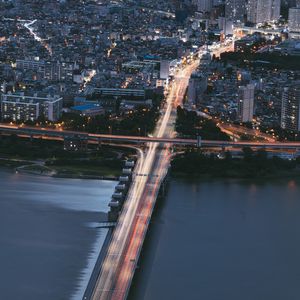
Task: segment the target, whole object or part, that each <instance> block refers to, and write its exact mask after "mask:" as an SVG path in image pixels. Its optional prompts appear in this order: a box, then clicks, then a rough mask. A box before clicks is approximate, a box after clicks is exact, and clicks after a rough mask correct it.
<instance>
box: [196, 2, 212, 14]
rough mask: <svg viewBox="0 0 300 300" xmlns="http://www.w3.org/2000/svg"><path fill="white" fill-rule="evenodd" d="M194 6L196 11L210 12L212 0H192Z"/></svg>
mask: <svg viewBox="0 0 300 300" xmlns="http://www.w3.org/2000/svg"><path fill="white" fill-rule="evenodd" d="M194 4H195V5H196V6H197V10H198V11H202V12H210V11H211V9H212V7H213V1H212V0H194Z"/></svg>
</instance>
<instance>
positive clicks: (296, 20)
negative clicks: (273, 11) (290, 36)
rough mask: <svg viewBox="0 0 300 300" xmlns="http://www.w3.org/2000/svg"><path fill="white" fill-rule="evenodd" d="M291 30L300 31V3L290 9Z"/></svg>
mask: <svg viewBox="0 0 300 300" xmlns="http://www.w3.org/2000/svg"><path fill="white" fill-rule="evenodd" d="M289 31H290V32H298V33H300V4H299V5H297V7H293V8H290V9H289Z"/></svg>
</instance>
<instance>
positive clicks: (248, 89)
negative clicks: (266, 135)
mask: <svg viewBox="0 0 300 300" xmlns="http://www.w3.org/2000/svg"><path fill="white" fill-rule="evenodd" d="M254 90H255V86H254V84H247V85H246V86H240V87H239V90H238V120H239V121H240V122H243V123H246V122H252V120H253V111H254Z"/></svg>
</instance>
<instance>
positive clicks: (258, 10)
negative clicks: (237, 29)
mask: <svg viewBox="0 0 300 300" xmlns="http://www.w3.org/2000/svg"><path fill="white" fill-rule="evenodd" d="M280 4H281V0H249V2H248V7H247V19H248V21H250V22H252V23H255V24H257V23H265V22H270V21H276V20H278V19H279V17H280Z"/></svg>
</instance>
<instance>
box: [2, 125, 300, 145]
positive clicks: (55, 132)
mask: <svg viewBox="0 0 300 300" xmlns="http://www.w3.org/2000/svg"><path fill="white" fill-rule="evenodd" d="M0 132H1V133H2V134H16V135H17V136H20V137H30V138H42V139H47V140H64V139H65V138H72V137H76V138H80V139H83V140H86V141H87V142H88V143H91V144H95V143H101V142H109V143H112V142H121V143H130V144H132V143H136V144H144V143H158V144H160V145H164V144H170V145H182V146H198V147H204V148H209V147H220V148H231V147H232V148H243V147H251V148H263V149H266V150H267V149H294V150H295V149H298V148H299V149H300V142H268V141H263V142H252V141H237V142H235V141H216V140H201V141H200V143H199V141H198V140H197V139H183V138H173V137H158V136H153V137H143V136H129V135H113V134H93V133H87V132H79V131H68V130H60V129H49V128H39V127H29V126H15V125H8V124H0Z"/></svg>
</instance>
